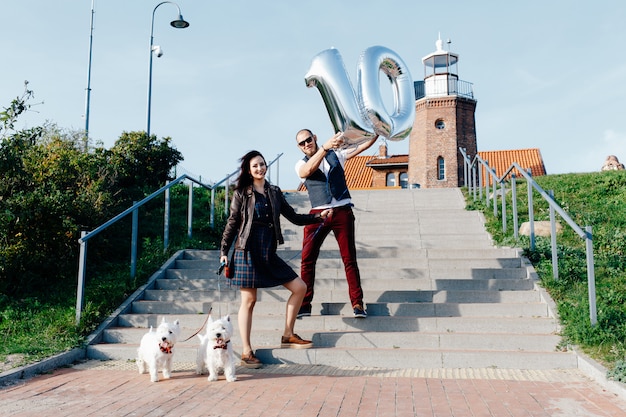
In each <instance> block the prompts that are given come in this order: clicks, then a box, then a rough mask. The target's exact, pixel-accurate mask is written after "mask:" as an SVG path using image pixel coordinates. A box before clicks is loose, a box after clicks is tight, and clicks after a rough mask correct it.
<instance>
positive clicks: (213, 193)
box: [209, 187, 215, 228]
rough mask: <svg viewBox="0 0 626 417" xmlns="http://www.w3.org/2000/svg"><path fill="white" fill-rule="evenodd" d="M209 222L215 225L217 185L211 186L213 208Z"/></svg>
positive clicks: (212, 225)
mask: <svg viewBox="0 0 626 417" xmlns="http://www.w3.org/2000/svg"><path fill="white" fill-rule="evenodd" d="M209 211H210V218H209V223H210V225H211V227H212V228H213V227H215V187H213V188H211V209H210V210H209Z"/></svg>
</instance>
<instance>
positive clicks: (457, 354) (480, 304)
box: [87, 189, 577, 369]
mask: <svg viewBox="0 0 626 417" xmlns="http://www.w3.org/2000/svg"><path fill="white" fill-rule="evenodd" d="M351 194H352V197H353V203H354V204H355V207H354V209H353V211H354V213H355V227H356V236H357V242H356V246H357V255H358V259H359V269H360V273H361V282H362V286H363V290H364V302H365V306H366V309H367V311H368V317H367V318H366V319H358V318H354V317H353V315H352V307H351V305H350V303H349V301H348V288H347V283H346V279H345V272H344V267H343V263H342V262H341V256H340V253H339V250H338V246H337V242H336V241H335V239H334V237H333V236H332V235H333V233H332V232H331V234H330V236H329V237H328V239H326V240H325V242H324V244H323V245H322V248H321V251H320V257H319V259H318V261H317V265H316V283H315V299H314V302H313V304H312V315H311V316H310V317H305V318H303V319H301V320H297V321H296V332H297V333H298V334H300V335H301V336H302V337H303V338H306V339H311V340H313V342H314V345H315V347H314V348H312V349H305V350H295V349H294V350H291V349H280V348H279V337H280V335H281V334H282V331H283V329H284V324H285V305H286V300H287V299H288V297H289V295H290V293H289V291H287V290H286V289H284V288H283V287H282V286H279V287H275V288H267V289H261V290H259V291H258V298H257V304H256V306H255V312H254V325H253V328H252V342H253V345H254V347H255V350H256V355H257V356H258V357H259V358H260V359H261V360H262V361H263V362H264V363H268V364H270V363H276V364H278V363H299V364H319V365H326V366H337V367H357V366H367V367H381V368H423V369H431V368H436V369H440V368H490V367H491V368H496V367H497V368H514V369H560V368H575V367H576V366H577V363H576V357H575V355H574V354H573V353H572V352H563V351H561V350H560V349H559V347H560V346H561V343H562V341H561V337H560V336H559V331H560V326H559V322H558V319H557V318H555V313H554V312H553V311H551V309H550V305H549V304H548V303H547V302H546V299H545V294H543V293H540V291H538V290H537V286H536V282H535V280H534V279H533V278H534V277H535V276H536V275H535V274H534V273H533V272H534V271H532V269H528V266H529V264H528V261H527V260H525V259H524V258H522V257H521V253H520V251H519V249H516V248H496V247H493V245H492V240H491V237H490V236H489V234H488V233H486V231H485V227H484V224H485V220H484V218H483V216H482V214H481V213H479V212H475V211H467V210H465V201H464V199H463V196H462V194H461V192H460V190H458V189H436V190H368V191H358V190H357V191H354V192H352V191H351ZM287 199H288V200H289V201H290V202H291V203H292V204H293V205H294V207H296V208H297V211H298V212H301V213H304V212H307V211H308V210H309V207H310V205H309V201H308V197H307V196H306V194H305V193H288V194H287ZM381 219H382V220H381ZM281 226H282V228H283V235H284V237H285V244H284V245H280V246H279V248H278V254H279V256H280V257H282V258H283V259H284V260H286V261H287V263H288V264H289V265H290V266H291V267H292V268H293V269H294V270H295V271H296V272H298V273H299V271H300V262H301V248H302V236H303V228H302V227H299V226H295V225H292V224H291V223H289V222H287V221H286V220H284V219H281ZM166 265H168V267H167V268H165V269H164V270H163V271H160V272H159V273H158V274H155V276H153V278H152V279H151V281H150V282H149V283H148V284H147V285H146V289H145V291H143V293H142V294H141V296H140V297H138V298H136V299H134V300H132V301H131V300H129V303H130V309H129V310H130V311H128V310H126V309H125V310H124V313H123V314H119V315H117V316H116V318H115V319H112V320H110V323H111V325H110V326H108V328H106V329H104V330H103V332H102V334H101V337H100V338H99V340H101V341H102V343H98V344H94V345H90V346H88V348H87V355H88V357H89V358H93V359H120V360H121V359H123V360H134V358H135V357H136V351H137V346H138V343H139V341H140V340H141V337H142V336H143V334H144V333H145V332H146V330H147V329H148V328H149V327H150V326H157V325H158V324H159V323H160V322H161V320H162V318H164V317H165V318H167V319H168V320H173V319H178V320H180V323H181V328H182V331H181V341H180V342H179V343H178V344H177V348H176V356H175V361H181V362H192V363H195V358H196V353H197V345H198V338H197V337H195V336H192V335H194V333H196V332H197V331H198V329H200V327H202V326H203V325H204V323H205V321H206V319H207V317H208V316H207V313H208V312H209V311H212V314H213V315H214V316H221V315H225V314H230V316H231V320H233V322H234V327H235V334H234V335H233V337H232V339H231V342H232V344H233V348H234V349H235V352H237V355H239V354H240V349H241V339H240V335H239V331H238V320H237V318H238V317H237V315H238V311H239V303H240V293H239V290H238V288H236V287H234V286H231V285H230V281H229V280H227V279H226V278H224V277H223V276H218V275H216V274H215V271H216V270H217V268H218V266H219V251H217V250H208V251H204V250H187V251H183V252H180V253H178V254H177V255H175V257H173V258H172V259H171V260H170V261H168V263H167V264H166ZM121 310H122V309H120V311H121ZM112 326H115V327H112ZM190 336H191V338H190V339H189V340H187V341H183V340H182V339H184V338H187V337H190Z"/></svg>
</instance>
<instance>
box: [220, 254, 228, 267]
mask: <svg viewBox="0 0 626 417" xmlns="http://www.w3.org/2000/svg"><path fill="white" fill-rule="evenodd" d="M220 263H221V264H224V265H228V256H226V255H224V256H221V257H220Z"/></svg>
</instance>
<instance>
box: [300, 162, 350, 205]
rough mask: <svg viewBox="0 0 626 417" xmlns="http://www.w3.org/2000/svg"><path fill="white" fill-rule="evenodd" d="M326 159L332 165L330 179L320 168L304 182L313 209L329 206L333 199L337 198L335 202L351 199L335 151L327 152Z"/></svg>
mask: <svg viewBox="0 0 626 417" xmlns="http://www.w3.org/2000/svg"><path fill="white" fill-rule="evenodd" d="M325 158H326V161H327V162H328V164H329V165H330V170H329V171H328V178H326V175H324V173H323V172H322V170H321V169H319V168H318V169H317V170H316V171H315V172H314V173H312V174H311V175H309V176H308V177H307V179H306V180H304V185H306V189H307V191H308V192H309V200H310V201H311V207H318V206H322V205H324V204H329V203H330V202H331V201H332V198H333V197H335V200H343V199H344V198H350V192H349V191H348V186H347V185H346V177H345V174H344V172H343V167H342V166H341V163H340V162H339V158H337V155H336V154H335V152H334V151H330V152H327V153H326V156H325ZM303 159H304V161H305V162H306V161H308V160H309V157H308V156H305V157H304V158H303Z"/></svg>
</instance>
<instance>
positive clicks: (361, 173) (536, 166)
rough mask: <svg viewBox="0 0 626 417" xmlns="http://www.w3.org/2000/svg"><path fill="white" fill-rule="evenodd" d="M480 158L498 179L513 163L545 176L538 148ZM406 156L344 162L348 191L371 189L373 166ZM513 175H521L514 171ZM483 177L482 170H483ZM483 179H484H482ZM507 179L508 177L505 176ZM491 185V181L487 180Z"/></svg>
mask: <svg viewBox="0 0 626 417" xmlns="http://www.w3.org/2000/svg"><path fill="white" fill-rule="evenodd" d="M478 155H480V157H481V158H482V159H483V160H485V161H488V162H489V166H490V167H492V168H494V169H495V170H496V175H498V177H500V176H502V174H503V173H504V171H505V170H506V169H508V168H509V167H510V166H511V164H512V163H513V162H517V164H518V165H519V166H521V167H522V168H525V169H529V168H530V169H531V172H532V175H533V176H534V177H538V176H541V175H546V168H545V166H544V164H543V158H542V157H541V152H540V151H539V149H538V148H529V149H512V150H503V151H481V152H478ZM408 160H409V156H408V155H391V156H389V157H388V158H378V157H376V156H372V155H369V156H355V157H353V158H350V159H348V161H346V166H345V173H346V183H347V185H348V189H350V190H358V189H371V188H374V187H372V172H373V169H374V168H372V167H373V166H381V165H402V164H404V165H408ZM514 172H515V174H516V175H518V176H520V175H521V174H520V173H519V172H517V169H516V170H514ZM483 175H484V169H483ZM483 178H484V177H483ZM507 178H508V176H507ZM489 183H490V184H491V179H490V180H489ZM304 190H306V187H305V186H304V184H300V186H299V187H298V191H304Z"/></svg>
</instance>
